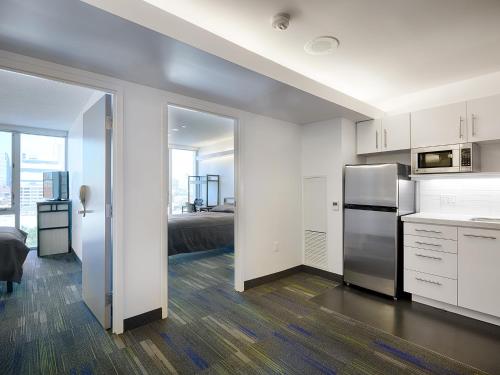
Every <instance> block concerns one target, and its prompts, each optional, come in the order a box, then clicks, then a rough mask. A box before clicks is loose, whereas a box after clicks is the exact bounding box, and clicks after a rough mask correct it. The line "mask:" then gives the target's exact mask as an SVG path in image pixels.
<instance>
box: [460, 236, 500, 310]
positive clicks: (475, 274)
mask: <svg viewBox="0 0 500 375" xmlns="http://www.w3.org/2000/svg"><path fill="white" fill-rule="evenodd" d="M499 269H500V231H498V230H488V229H471V228H458V305H459V306H461V307H465V308H467V309H471V310H475V311H479V312H482V313H485V314H490V315H494V316H498V317H500V272H499Z"/></svg>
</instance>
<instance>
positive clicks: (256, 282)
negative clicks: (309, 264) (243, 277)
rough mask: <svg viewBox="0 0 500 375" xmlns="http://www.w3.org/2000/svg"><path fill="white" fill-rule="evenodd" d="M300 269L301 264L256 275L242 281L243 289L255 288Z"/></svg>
mask: <svg viewBox="0 0 500 375" xmlns="http://www.w3.org/2000/svg"><path fill="white" fill-rule="evenodd" d="M301 270H302V265H300V266H295V267H292V268H288V269H286V270H283V271H279V272H275V273H272V274H270V275H266V276H261V277H257V278H255V279H251V280H247V281H245V282H244V285H243V288H244V290H247V289H251V288H255V287H256V286H259V285H262V284H267V283H269V282H271V281H275V280H279V279H282V278H283V277H287V276H290V275H293V274H294V273H297V272H300V271H301Z"/></svg>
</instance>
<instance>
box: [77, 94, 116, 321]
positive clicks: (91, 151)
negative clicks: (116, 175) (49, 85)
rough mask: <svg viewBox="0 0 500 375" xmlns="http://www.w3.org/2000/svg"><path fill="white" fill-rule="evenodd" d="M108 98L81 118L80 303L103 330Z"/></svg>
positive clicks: (107, 310)
mask: <svg viewBox="0 0 500 375" xmlns="http://www.w3.org/2000/svg"><path fill="white" fill-rule="evenodd" d="M111 121H112V111H111V96H110V95H105V96H103V97H102V98H101V99H100V100H99V101H98V102H97V103H95V104H94V105H93V106H92V107H91V108H90V109H89V110H88V111H87V112H85V114H84V115H83V159H82V164H83V170H82V181H83V185H84V186H85V187H86V188H85V193H84V194H83V195H84V200H85V204H84V205H83V206H84V207H82V209H81V210H80V214H81V215H83V218H82V242H83V249H82V273H83V275H82V289H83V300H84V302H85V303H86V304H87V306H88V307H89V308H90V310H91V311H92V313H93V314H94V316H95V317H96V318H97V320H99V322H100V323H101V324H102V326H103V327H104V328H106V329H108V328H111V277H112V275H111V270H112V268H111V254H112V252H111V209H110V208H111V126H109V125H111Z"/></svg>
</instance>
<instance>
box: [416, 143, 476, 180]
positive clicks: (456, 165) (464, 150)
mask: <svg viewBox="0 0 500 375" xmlns="http://www.w3.org/2000/svg"><path fill="white" fill-rule="evenodd" d="M479 163H480V161H479V146H478V145H477V144H475V143H459V144H454V145H446V146H436V147H422V148H414V149H412V150H411V171H412V174H425V173H463V172H478V171H479V167H480V164H479Z"/></svg>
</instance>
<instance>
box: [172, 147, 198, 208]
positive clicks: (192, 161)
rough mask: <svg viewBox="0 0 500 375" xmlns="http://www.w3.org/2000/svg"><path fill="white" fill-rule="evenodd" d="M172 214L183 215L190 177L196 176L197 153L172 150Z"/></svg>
mask: <svg viewBox="0 0 500 375" xmlns="http://www.w3.org/2000/svg"><path fill="white" fill-rule="evenodd" d="M171 155H172V197H171V199H172V213H173V214H180V213H182V206H183V205H185V204H186V202H187V201H188V189H189V185H188V177H189V176H193V175H195V174H196V168H195V166H196V151H190V150H181V149H176V148H174V149H172V153H171Z"/></svg>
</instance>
